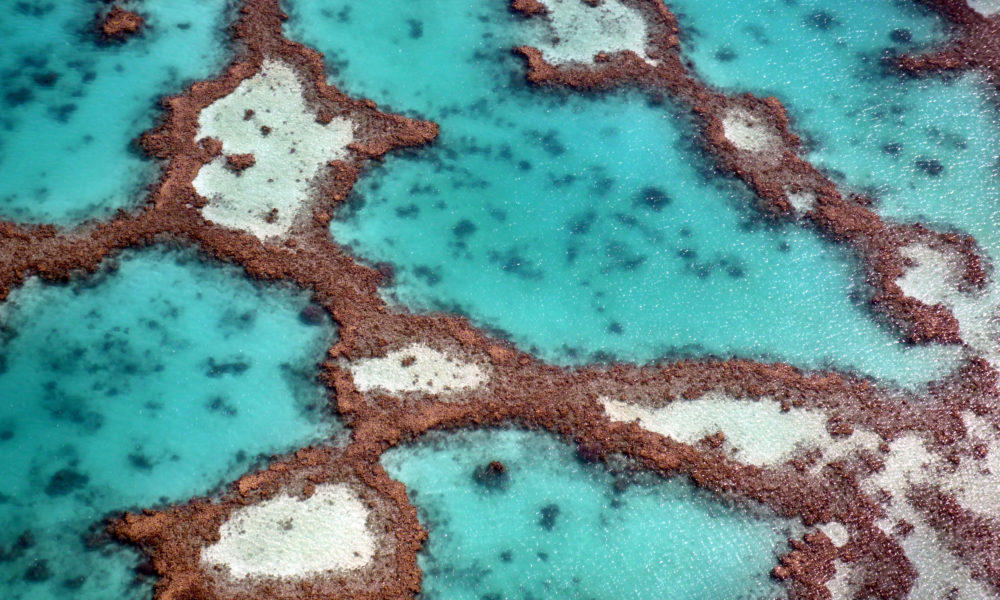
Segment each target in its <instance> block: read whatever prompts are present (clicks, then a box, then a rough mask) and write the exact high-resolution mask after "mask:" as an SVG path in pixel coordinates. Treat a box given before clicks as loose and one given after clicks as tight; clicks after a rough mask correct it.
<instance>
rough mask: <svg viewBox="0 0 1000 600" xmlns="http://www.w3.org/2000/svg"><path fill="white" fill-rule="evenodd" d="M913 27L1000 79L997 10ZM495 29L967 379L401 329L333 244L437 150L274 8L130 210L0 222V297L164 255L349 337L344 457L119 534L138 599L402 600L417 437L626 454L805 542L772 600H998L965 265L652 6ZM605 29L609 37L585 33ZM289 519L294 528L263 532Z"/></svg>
mask: <svg viewBox="0 0 1000 600" xmlns="http://www.w3.org/2000/svg"><path fill="white" fill-rule="evenodd" d="M489 1H500V0H489ZM927 3H928V4H931V5H932V6H934V7H935V8H937V9H938V10H941V11H942V12H943V13H944V14H945V15H946V16H948V17H949V18H952V19H954V20H955V21H956V23H958V26H959V28H960V29H961V31H962V32H963V37H960V38H959V41H958V42H957V43H956V45H955V46H954V47H953V48H950V49H948V50H946V51H943V52H942V53H941V54H939V55H928V56H927V57H904V58H903V59H901V61H900V63H901V64H900V67H901V68H903V69H906V70H910V71H922V70H927V69H929V68H932V67H933V68H934V69H942V68H948V69H958V68H985V69H989V70H991V72H992V71H993V70H995V69H996V68H997V67H996V66H995V65H998V64H1000V46H997V45H996V44H995V42H991V43H989V44H987V43H985V42H982V43H980V41H976V40H982V39H985V38H987V37H989V35H988V33H983V32H989V31H995V29H996V27H997V22H996V20H994V18H993V17H991V16H989V15H987V14H984V13H988V12H989V11H988V10H976V9H973V8H970V6H971V5H965V4H964V3H962V2H960V1H959V0H938V1H934V2H931V1H928V2H927ZM974 4H975V3H974ZM980 4H982V3H980ZM511 9H512V10H515V11H520V12H521V13H523V14H524V15H525V18H528V19H548V20H550V23H551V26H552V28H553V29H554V30H556V31H558V32H559V35H558V37H557V38H556V39H555V40H550V42H547V43H543V42H542V41H540V42H539V43H538V45H537V47H534V46H524V47H521V48H517V49H516V51H517V52H518V53H519V54H521V55H522V56H523V57H524V58H525V61H526V64H527V77H528V79H529V80H530V81H532V82H534V83H536V84H539V85H544V86H561V87H564V88H569V89H571V90H577V91H578V92H579V93H585V92H586V91H588V90H597V89H609V88H612V87H618V86H634V87H638V88H640V89H642V90H644V91H646V92H647V93H650V94H653V95H662V96H668V97H670V98H673V99H674V100H676V101H677V102H678V103H679V104H680V105H682V106H684V107H686V108H687V109H689V110H690V111H691V112H692V113H693V114H694V115H695V116H696V117H697V124H698V128H699V132H700V135H701V141H702V146H703V147H704V149H705V151H706V152H707V154H708V155H710V156H711V157H713V158H714V160H715V161H716V162H717V164H718V166H719V168H720V169H721V170H723V171H725V172H727V173H730V174H732V175H733V176H735V177H738V178H740V179H742V180H743V181H745V182H746V183H747V184H748V185H749V186H750V187H751V188H752V189H753V190H754V191H755V192H756V193H757V197H758V200H759V206H758V208H759V209H760V210H762V211H764V212H765V213H767V214H769V215H771V216H772V217H773V218H777V219H793V220H795V221H796V222H799V223H801V224H803V225H807V226H812V227H815V228H817V229H818V230H820V231H821V232H823V233H825V234H827V235H828V236H829V237H831V238H832V239H834V240H837V241H839V242H842V243H844V244H846V245H848V246H849V247H850V248H852V249H853V250H854V251H855V252H857V254H858V256H859V257H860V258H861V260H862V264H863V265H864V268H865V273H866V276H867V281H868V283H869V284H870V285H871V287H872V289H873V290H874V293H873V296H872V298H871V303H872V307H873V310H874V311H875V312H876V313H877V314H880V315H882V316H884V317H885V318H887V319H888V320H890V321H891V322H892V323H893V324H894V325H895V326H896V327H897V328H898V330H899V331H900V334H901V336H903V337H905V338H906V339H908V340H909V341H910V342H913V343H957V344H963V345H964V346H965V347H966V349H967V354H968V357H969V358H968V360H967V361H966V362H965V364H964V365H963V366H962V368H960V369H959V370H958V371H956V372H955V373H953V374H952V375H951V376H949V377H948V378H946V379H944V380H942V381H938V382H934V383H932V384H930V385H928V386H927V387H926V389H923V390H921V391H919V392H906V391H901V390H893V389H887V388H884V387H879V386H876V385H874V384H873V383H871V382H869V381H866V380H863V379H861V378H859V377H855V376H852V375H849V374H842V373H803V372H801V371H799V370H798V369H796V368H794V367H792V366H789V365H785V364H765V363H759V362H753V361H748V360H738V359H733V360H728V361H719V360H701V361H698V360H685V361H680V362H674V363H671V364H657V365H649V366H633V365H625V364H615V365H608V366H591V367H584V368H579V369H568V368H561V367H555V366H551V365H546V364H543V363H541V362H540V361H538V360H537V359H535V358H533V357H532V356H530V355H528V354H526V353H524V352H521V351H520V350H518V349H516V348H514V347H512V346H511V345H510V344H509V343H507V342H504V341H500V340H497V339H494V338H493V337H491V336H490V335H488V334H486V333H484V332H482V331H480V330H478V329H476V328H474V327H473V326H471V325H470V324H469V322H468V321H467V320H465V319H464V318H460V317H456V316H448V315H414V314H411V313H409V312H407V311H405V310H402V309H395V308H393V307H391V306H389V305H387V304H386V303H385V301H384V300H382V298H381V297H380V296H379V294H378V290H377V287H378V285H379V283H380V282H381V281H382V280H383V279H384V275H383V274H382V273H380V272H379V271H377V270H375V269H371V268H368V267H365V266H363V265H361V264H359V263H357V262H356V261H355V260H354V259H353V258H352V257H351V256H349V255H348V254H346V253H345V251H344V250H343V249H342V248H341V247H339V246H338V245H336V244H335V243H334V242H333V241H332V240H330V236H329V232H328V225H329V222H330V220H331V219H332V214H333V207H334V206H335V205H336V204H338V203H340V202H343V201H344V200H345V198H346V197H347V195H348V192H349V191H350V190H351V189H352V187H353V185H354V183H355V181H356V180H357V178H358V176H359V174H360V171H361V168H362V165H363V164H364V162H365V161H366V160H369V159H378V158H379V157H381V156H383V155H385V154H386V153H388V152H391V151H393V150H394V149H397V148H403V147H408V146H417V145H421V144H427V143H431V142H432V141H433V140H434V138H435V136H436V135H437V134H438V128H437V126H436V125H435V124H434V123H430V122H423V121H416V120H412V119H409V118H404V117H401V116H397V115H390V114H386V113H383V112H381V111H379V110H378V108H377V106H376V105H375V103H374V102H372V101H370V100H357V99H353V98H349V97H348V96H346V95H345V94H343V93H342V92H340V91H339V90H338V89H336V88H335V87H332V86H330V85H328V84H327V83H326V76H325V71H324V64H323V58H322V56H321V55H320V54H318V53H317V52H315V51H313V50H311V49H309V48H307V47H305V46H303V45H301V44H297V43H294V42H291V41H289V40H288V39H286V38H285V37H283V34H282V21H283V19H284V18H285V17H284V14H283V13H282V11H281V9H280V6H279V4H278V1H277V0H244V1H243V2H242V4H241V5H240V8H239V16H238V19H237V21H236V22H235V24H234V25H233V26H232V36H233V40H234V43H235V44H236V47H237V49H238V55H237V58H236V59H235V60H234V61H233V62H232V63H231V64H230V65H229V66H228V67H227V68H226V69H225V71H224V72H223V73H222V74H221V75H220V76H219V77H218V78H216V79H213V80H210V81H202V82H198V83H196V84H194V85H192V86H191V87H190V88H189V89H188V90H186V91H185V92H184V93H183V94H181V95H179V96H175V97H170V98H167V99H165V100H164V101H163V105H164V109H165V111H166V116H165V118H164V120H163V122H162V123H161V124H160V125H159V126H158V127H156V128H155V129H154V130H152V131H150V132H148V133H146V134H145V135H143V136H142V138H141V144H142V147H143V148H144V149H145V151H146V152H147V153H148V154H150V155H151V156H153V157H156V158H159V159H162V160H164V161H165V166H164V167H163V170H162V175H161V178H160V180H159V182H158V183H157V184H156V185H155V186H154V187H153V189H152V191H151V193H150V195H149V199H148V202H147V204H146V205H145V206H144V207H143V208H141V209H139V210H137V211H135V212H132V213H124V212H121V213H119V214H118V215H117V216H116V217H115V218H113V219H111V220H110V221H107V222H90V223H85V224H83V225H81V226H79V227H77V228H75V229H72V230H64V229H60V228H56V227H54V226H48V225H43V226H24V225H19V224H16V223H11V222H4V223H0V298H5V297H6V296H7V294H8V293H9V292H10V290H11V289H12V288H13V287H16V286H18V285H21V284H22V283H23V282H24V281H25V280H26V278H28V277H30V276H39V277H41V278H43V279H47V280H65V279H68V278H70V277H71V276H75V275H76V274H77V273H78V272H81V271H93V270H94V269H96V268H97V266H98V265H99V264H100V263H101V261H102V260H103V259H104V258H105V257H107V256H109V255H111V254H113V253H115V252H118V251H120V250H122V249H125V248H130V247H138V246H143V245H148V244H151V243H155V242H157V241H160V240H167V239H169V240H176V241H180V242H182V243H187V244H190V245H193V246H196V247H197V248H199V249H200V250H201V251H202V252H204V253H206V254H208V255H211V256H213V257H216V258H219V259H221V260H225V261H229V262H232V263H235V264H238V265H241V266H242V267H243V268H244V269H245V270H246V272H247V273H248V274H249V275H250V276H251V277H254V278H258V279H267V280H288V281H292V282H294V283H296V284H297V285H299V286H301V287H303V288H305V289H308V290H310V291H311V292H312V293H313V296H314V300H315V302H316V303H317V304H319V305H321V306H322V307H323V308H324V309H325V310H326V311H327V312H328V313H329V314H330V316H331V317H332V318H333V319H334V320H335V321H336V322H337V324H338V325H339V338H338V340H337V342H336V343H335V344H334V345H333V347H331V348H330V349H329V351H328V353H327V357H326V360H325V362H324V363H323V365H322V375H321V380H322V382H323V383H324V385H326V386H327V387H328V388H329V389H330V390H331V392H332V393H333V394H334V396H335V400H334V402H335V408H336V410H337V412H338V413H339V414H340V415H341V417H342V418H343V420H344V421H345V422H346V424H347V425H349V426H350V427H351V428H352V435H351V441H350V443H349V445H348V446H347V447H346V448H343V449H333V448H328V447H314V448H304V449H302V450H300V451H298V452H296V453H294V454H293V455H291V456H288V457H284V458H282V459H280V460H277V461H275V462H273V463H272V464H271V465H270V466H269V467H268V468H266V469H265V470H263V471H260V472H257V473H251V474H247V475H245V476H244V477H242V478H240V479H239V480H238V481H236V482H235V483H233V484H232V486H231V487H230V489H229V491H228V492H227V493H225V494H223V495H222V496H221V497H219V498H214V499H196V500H192V501H191V502H189V503H187V504H184V505H179V506H174V507H168V508H165V509H162V510H152V509H149V510H144V511H141V512H136V513H129V514H125V515H123V516H121V517H120V518H118V519H115V520H114V521H113V522H112V523H111V524H110V525H109V530H110V531H111V533H112V534H113V535H115V536H116V537H118V538H119V539H121V540H123V541H127V542H130V543H133V544H135V545H137V546H139V547H140V548H141V549H142V550H143V551H144V552H146V553H147V554H148V555H149V558H150V564H151V570H152V571H153V572H155V573H156V574H157V575H158V576H159V580H158V582H157V584H156V597H157V598H158V599H160V600H179V599H184V598H219V599H222V598H238V597H255V598H341V597H351V598H372V599H374V598H411V597H414V596H415V595H416V594H417V593H418V592H419V590H420V585H421V573H420V570H419V568H418V566H417V553H418V551H419V549H420V547H421V545H422V543H423V542H424V540H425V539H426V536H427V534H426V532H425V531H424V530H423V529H422V527H421V526H420V524H419V522H418V521H417V516H416V510H415V508H414V507H413V506H412V505H411V504H410V502H409V500H408V498H407V495H406V490H405V488H404V486H403V485H402V484H401V483H399V482H396V481H393V480H392V479H391V478H390V477H389V476H388V475H387V474H386V472H385V471H384V469H383V468H382V467H381V466H380V464H379V457H380V456H381V455H382V453H384V452H385V451H386V450H387V449H389V448H391V447H393V446H396V445H398V444H401V443H404V442H407V441H410V440H413V439H415V438H417V437H419V436H420V435H422V434H424V433H426V432H428V431H431V430H445V429H455V428H465V427H500V426H519V427H526V428H535V429H545V430H548V431H551V432H553V433H556V434H558V435H560V436H562V437H564V438H566V439H568V440H570V441H572V442H573V443H575V444H576V445H577V447H578V448H579V453H580V455H581V457H582V458H583V459H584V460H603V459H605V458H609V457H613V456H624V457H627V458H629V459H631V461H632V462H633V463H634V465H635V468H637V469H644V470H650V471H653V472H656V473H661V474H663V475H665V476H675V475H679V474H684V475H688V476H690V478H691V480H692V481H694V482H695V483H696V484H697V485H699V486H701V487H703V488H705V489H707V490H710V491H712V492H714V493H717V494H719V495H722V496H725V497H727V498H732V499H736V500H737V501H743V502H752V503H760V504H763V505H766V506H768V507H770V508H771V509H773V510H774V511H776V512H777V513H778V514H779V515H782V516H786V517H798V518H800V519H801V520H802V522H803V523H804V524H805V526H806V527H807V529H808V533H807V534H806V535H805V536H804V537H803V538H802V539H801V540H793V541H792V550H791V552H789V553H788V554H787V555H786V556H784V557H783V558H782V559H781V561H780V564H777V565H775V568H774V570H773V575H774V576H775V577H777V578H779V579H781V580H783V581H785V582H786V585H787V590H788V594H789V597H790V598H793V599H799V598H803V599H804V598H810V599H812V598H815V599H819V598H845V599H847V598H881V599H893V598H907V597H913V598H945V597H955V598H983V597H996V596H998V595H1000V569H997V567H996V561H997V558H998V557H1000V542H998V541H997V540H998V539H1000V537H998V535H997V534H998V532H1000V522H998V519H1000V510H998V509H997V507H996V505H995V503H994V501H993V496H994V495H995V491H996V488H997V482H998V479H997V475H995V473H996V471H995V469H996V468H1000V463H998V456H1000V454H998V451H1000V450H998V448H997V445H998V443H1000V440H998V439H997V438H998V437H1000V430H998V427H1000V411H998V410H997V409H998V407H1000V394H998V389H997V383H998V371H997V366H996V365H997V364H1000V363H997V356H995V355H996V354H997V352H998V351H997V346H998V344H996V342H995V336H993V335H991V334H990V332H989V330H988V329H986V327H987V323H986V322H985V320H983V319H981V318H980V317H981V316H982V314H984V311H986V312H987V314H990V313H989V312H988V311H989V310H990V309H991V308H992V307H993V305H992V304H990V303H989V302H988V301H987V300H982V301H981V303H985V306H978V308H977V309H976V310H972V309H971V308H969V307H970V306H971V304H973V303H974V302H973V300H970V298H989V297H990V296H989V295H988V294H987V293H986V292H985V291H984V290H987V288H988V287H989V285H990V280H989V274H988V265H986V264H984V259H983V258H982V257H981V253H980V252H979V250H978V249H977V246H976V244H975V241H974V240H973V239H971V238H969V237H967V236H962V235H957V234H953V233H941V232H937V231H934V230H932V229H930V228H927V227H923V226H920V225H910V224H900V223H893V222H889V221H887V220H884V219H882V218H881V217H880V216H879V215H878V214H877V213H876V212H874V211H873V210H872V208H871V207H870V204H871V203H870V200H869V199H867V198H865V197H862V196H858V195H855V194H852V193H849V192H846V191H843V190H841V189H839V188H838V186H837V185H836V184H835V183H833V182H832V181H831V180H830V179H829V178H828V177H826V176H825V175H824V174H823V173H822V172H821V171H820V170H819V169H817V168H816V167H814V166H813V165H812V164H810V163H809V162H807V161H806V160H804V159H803V158H802V157H801V150H802V148H801V143H800V141H799V138H798V137H797V136H796V135H795V134H794V133H793V132H792V131H791V130H790V125H789V121H788V117H787V115H786V112H785V110H784V107H783V106H782V105H781V103H780V102H779V101H777V100H776V99H773V98H756V97H753V96H750V95H743V96H728V95H725V94H723V93H721V92H719V91H717V90H714V89H712V88H710V87H709V86H707V85H706V84H704V83H702V82H701V81H699V80H698V79H697V78H696V77H695V76H694V75H693V74H692V73H691V72H690V70H689V69H688V68H687V67H686V66H685V63H684V61H683V57H682V54H681V49H680V44H679V41H678V34H679V33H680V31H679V27H678V23H677V20H676V18H675V17H674V15H673V14H672V13H671V12H670V10H669V9H668V8H666V7H665V6H664V4H663V3H662V2H660V1H659V0H604V1H603V2H599V3H591V2H584V1H583V0H539V1H531V2H525V1H521V0H515V1H514V2H512V3H511ZM587 11H598V12H597V13H589V12H587ZM970 11H971V12H970ZM581 12H582V13H583V14H584V15H585V16H586V17H588V19H590V20H586V19H585V20H584V21H586V23H589V24H585V25H581V24H580V23H582V22H583V21H580V20H578V19H577V17H578V16H579V15H580V14H581ZM973 15H978V16H973ZM610 24H614V27H618V28H621V29H622V31H617V32H616V33H615V34H614V35H605V36H601V35H599V34H600V32H601V31H603V30H604V29H602V28H607V27H611V25H610ZM993 39H994V40H995V36H993ZM976 294H983V295H980V296H976ZM747 423H752V424H754V426H755V427H759V428H761V429H767V430H769V431H781V432H784V435H783V436H782V439H781V443H778V444H773V443H772V444H762V443H761V439H760V436H759V435H756V433H758V431H756V430H754V428H753V427H750V428H748V427H747V425H746V424H747ZM995 463H997V464H995ZM292 518H294V520H295V522H296V523H299V524H300V525H299V526H298V527H295V526H291V525H290V526H289V527H287V528H276V527H275V524H281V523H282V522H285V521H287V522H288V523H291V519H292ZM276 529H280V533H274V531H275V530H276ZM262 531H267V532H268V533H267V534H261V533H259V532H262ZM261 536H263V537H261ZM269 536H270V537H269ZM316 536H320V537H321V538H322V539H321V540H318V539H317V537H316ZM262 544H263V546H262ZM265 546H266V547H265Z"/></svg>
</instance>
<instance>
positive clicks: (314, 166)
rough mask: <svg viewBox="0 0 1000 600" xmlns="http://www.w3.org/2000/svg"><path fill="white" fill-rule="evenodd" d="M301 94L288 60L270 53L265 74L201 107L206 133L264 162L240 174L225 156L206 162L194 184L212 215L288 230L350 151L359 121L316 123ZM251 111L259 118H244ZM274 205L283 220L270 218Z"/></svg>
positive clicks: (227, 223) (260, 228)
mask: <svg viewBox="0 0 1000 600" xmlns="http://www.w3.org/2000/svg"><path fill="white" fill-rule="evenodd" d="M302 92H303V84H302V81H301V80H300V79H299V77H298V75H297V74H296V73H295V71H294V70H293V69H292V68H291V67H290V66H289V65H287V64H285V63H283V62H278V61H274V60H270V59H267V60H265V61H264V64H263V66H262V68H261V71H260V73H258V74H256V75H254V76H253V77H251V78H249V79H246V80H244V81H243V82H242V83H240V85H239V86H238V87H237V88H236V89H235V90H234V91H233V92H232V93H231V94H229V95H228V96H225V97H224V98H220V99H219V100H216V101H215V102H213V103H212V104H210V105H209V106H207V107H206V108H205V109H204V110H203V111H202V112H201V115H200V116H199V118H198V138H199V139H200V138H203V137H214V138H217V139H219V140H221V141H222V151H223V154H224V155H228V154H253V155H254V158H255V159H256V161H257V162H256V164H255V165H254V166H252V167H249V168H248V169H246V170H244V171H243V172H242V173H241V174H239V175H237V174H236V173H234V172H232V171H230V170H229V169H227V168H226V159H225V158H224V156H220V157H217V158H216V159H215V160H213V161H212V162H210V163H208V164H206V165H204V166H202V168H201V170H200V171H199V172H198V176H197V177H196V178H195V180H194V188H195V190H196V191H197V192H198V193H199V194H201V195H202V196H204V197H205V198H207V199H208V205H207V206H205V208H203V209H202V214H204V216H205V218H207V219H211V220H212V221H214V222H216V223H218V224H219V225H222V226H224V227H229V228H232V229H240V230H243V231H248V232H250V233H252V234H254V235H256V236H257V237H259V238H261V239H264V238H267V237H272V236H282V235H285V234H286V233H287V232H288V230H289V228H290V227H291V225H292V223H293V221H294V220H295V218H296V216H297V215H298V212H299V209H300V208H301V207H302V205H303V204H304V203H305V202H306V201H307V200H308V196H309V193H310V184H311V183H312V182H313V180H314V178H315V177H316V175H317V174H318V173H319V170H320V168H321V167H322V166H323V165H324V164H325V163H327V162H329V161H331V160H338V159H343V158H345V157H346V156H347V145H348V144H350V143H351V142H352V141H353V140H354V125H353V123H351V121H349V120H347V119H343V118H335V119H333V120H332V121H331V122H330V123H328V124H326V125H323V124H320V123H317V122H316V115H315V114H314V113H313V112H312V111H311V110H310V109H309V108H308V107H307V106H306V102H305V99H304V98H303V96H302ZM248 109H249V110H252V111H253V116H252V117H251V118H250V119H245V118H244V116H245V114H246V111H247V110H248ZM262 127H269V128H270V133H267V134H265V133H264V132H263V131H262V129H261V128H262ZM275 208H276V209H278V213H277V215H276V218H272V219H271V220H272V221H273V222H268V215H269V214H270V213H271V210H272V209H275Z"/></svg>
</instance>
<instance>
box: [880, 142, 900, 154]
mask: <svg viewBox="0 0 1000 600" xmlns="http://www.w3.org/2000/svg"><path fill="white" fill-rule="evenodd" d="M902 151H903V145H902V144H900V143H899V142H889V143H888V144H886V145H884V146H882V152H884V153H886V154H888V155H889V156H898V155H899V153H900V152H902Z"/></svg>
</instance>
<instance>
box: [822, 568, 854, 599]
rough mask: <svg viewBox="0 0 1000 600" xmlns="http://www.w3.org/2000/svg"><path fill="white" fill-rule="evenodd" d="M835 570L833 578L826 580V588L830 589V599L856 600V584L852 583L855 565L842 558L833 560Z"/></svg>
mask: <svg viewBox="0 0 1000 600" xmlns="http://www.w3.org/2000/svg"><path fill="white" fill-rule="evenodd" d="M833 568H834V569H835V572H834V574H833V579H831V580H830V581H828V582H826V589H827V590H829V591H830V600H854V592H855V589H854V585H853V584H852V583H851V576H852V575H853V574H854V567H852V566H851V565H849V564H847V563H845V562H844V561H841V560H835V561H833Z"/></svg>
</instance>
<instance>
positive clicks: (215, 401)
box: [205, 396, 238, 417]
mask: <svg viewBox="0 0 1000 600" xmlns="http://www.w3.org/2000/svg"><path fill="white" fill-rule="evenodd" d="M205 407H206V408H208V410H210V411H212V412H214V413H220V414H223V415H226V416H227V417H235V416H236V414H237V412H238V411H237V409H236V407H235V406H233V405H232V404H230V403H228V402H226V399H225V398H223V397H222V396H213V397H212V398H211V399H209V401H208V402H206V403H205Z"/></svg>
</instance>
